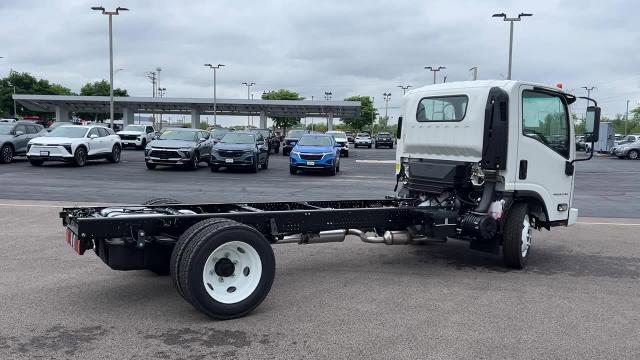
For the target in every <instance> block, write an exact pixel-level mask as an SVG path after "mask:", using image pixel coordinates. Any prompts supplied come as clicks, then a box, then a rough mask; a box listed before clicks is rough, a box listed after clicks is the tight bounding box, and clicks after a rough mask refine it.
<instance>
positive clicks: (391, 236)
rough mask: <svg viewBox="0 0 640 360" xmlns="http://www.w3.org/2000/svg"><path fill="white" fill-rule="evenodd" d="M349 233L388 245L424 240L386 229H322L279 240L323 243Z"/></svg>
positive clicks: (279, 242)
mask: <svg viewBox="0 0 640 360" xmlns="http://www.w3.org/2000/svg"><path fill="white" fill-rule="evenodd" d="M347 235H355V236H357V237H359V238H360V240H362V241H363V242H366V243H369V244H387V245H407V244H410V243H412V242H414V241H420V240H424V238H422V237H414V236H413V235H411V233H409V232H408V231H385V233H384V234H383V235H382V236H377V235H373V236H367V234H366V233H365V232H364V231H362V230H358V229H349V230H329V231H321V232H319V233H317V234H314V233H305V234H295V235H289V236H285V237H284V238H283V239H282V240H278V241H277V243H278V244H290V243H297V244H322V243H331V242H343V241H344V239H345V237H346V236H347Z"/></svg>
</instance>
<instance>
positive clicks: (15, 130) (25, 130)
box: [13, 125, 27, 134]
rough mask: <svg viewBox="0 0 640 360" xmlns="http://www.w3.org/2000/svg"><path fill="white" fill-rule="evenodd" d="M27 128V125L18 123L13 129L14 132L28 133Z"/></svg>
mask: <svg viewBox="0 0 640 360" xmlns="http://www.w3.org/2000/svg"><path fill="white" fill-rule="evenodd" d="M26 128H27V127H26V126H25V125H18V126H16V127H15V128H14V129H13V133H14V134H17V133H18V131H21V132H22V133H23V134H26V133H27V129H26Z"/></svg>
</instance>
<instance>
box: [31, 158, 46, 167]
mask: <svg viewBox="0 0 640 360" xmlns="http://www.w3.org/2000/svg"><path fill="white" fill-rule="evenodd" d="M29 162H30V163H31V165H33V166H42V164H44V160H35V159H34V160H29Z"/></svg>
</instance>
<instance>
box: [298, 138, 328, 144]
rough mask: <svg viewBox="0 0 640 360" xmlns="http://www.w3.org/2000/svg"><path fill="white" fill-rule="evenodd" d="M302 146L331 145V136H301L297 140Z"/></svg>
mask: <svg viewBox="0 0 640 360" xmlns="http://www.w3.org/2000/svg"><path fill="white" fill-rule="evenodd" d="M298 145H303V146H331V138H329V137H328V136H303V137H302V138H300V141H298Z"/></svg>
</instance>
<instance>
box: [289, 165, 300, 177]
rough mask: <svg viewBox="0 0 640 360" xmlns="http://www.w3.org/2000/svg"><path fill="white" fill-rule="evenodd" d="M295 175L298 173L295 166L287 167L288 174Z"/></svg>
mask: <svg viewBox="0 0 640 360" xmlns="http://www.w3.org/2000/svg"><path fill="white" fill-rule="evenodd" d="M297 173H298V169H296V168H295V166H289V174H291V175H295V174H297Z"/></svg>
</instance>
